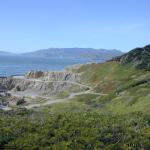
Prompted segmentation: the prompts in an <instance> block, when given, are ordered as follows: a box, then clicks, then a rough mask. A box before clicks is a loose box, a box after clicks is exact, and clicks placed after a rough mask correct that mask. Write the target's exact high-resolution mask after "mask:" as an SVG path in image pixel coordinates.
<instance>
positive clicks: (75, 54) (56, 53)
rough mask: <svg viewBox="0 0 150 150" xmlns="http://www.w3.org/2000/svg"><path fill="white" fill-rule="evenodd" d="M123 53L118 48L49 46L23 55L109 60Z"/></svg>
mask: <svg viewBox="0 0 150 150" xmlns="http://www.w3.org/2000/svg"><path fill="white" fill-rule="evenodd" d="M122 54H123V53H122V52H121V51H118V50H106V49H92V48H49V49H42V50H38V51H35V52H30V53H24V54H23V55H27V56H34V57H58V58H59V57H60V58H66V57H67V58H68V57H69V58H90V59H101V60H109V59H112V58H113V57H116V56H120V55H122Z"/></svg>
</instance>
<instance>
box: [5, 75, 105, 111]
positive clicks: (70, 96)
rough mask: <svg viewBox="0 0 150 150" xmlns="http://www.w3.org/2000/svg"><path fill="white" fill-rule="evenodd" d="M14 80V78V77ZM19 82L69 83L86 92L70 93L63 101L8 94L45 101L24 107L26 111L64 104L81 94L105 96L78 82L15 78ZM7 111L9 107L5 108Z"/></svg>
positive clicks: (21, 94) (20, 93)
mask: <svg viewBox="0 0 150 150" xmlns="http://www.w3.org/2000/svg"><path fill="white" fill-rule="evenodd" d="M15 78H16V77H15ZM17 79H20V80H22V79H23V80H27V81H32V82H42V83H52V82H58V83H70V84H74V85H78V86H80V87H84V88H87V89H88V90H86V91H83V92H78V93H70V95H69V96H68V97H67V98H64V99H52V97H46V96H36V95H32V94H30V93H23V92H19V93H14V92H10V93H11V94H12V95H14V96H16V97H21V96H25V97H28V96H29V97H31V98H34V99H36V98H42V99H45V100H47V101H46V102H44V103H37V104H30V105H28V106H25V108H27V109H31V108H34V107H41V106H47V105H50V104H53V103H58V102H64V101H68V100H70V99H73V98H74V97H75V96H79V95H83V94H94V95H98V96H104V95H107V94H101V93H95V92H93V89H92V87H90V86H88V85H85V84H81V83H78V82H74V81H45V80H39V79H26V78H17ZM7 108H8V109H9V107H7Z"/></svg>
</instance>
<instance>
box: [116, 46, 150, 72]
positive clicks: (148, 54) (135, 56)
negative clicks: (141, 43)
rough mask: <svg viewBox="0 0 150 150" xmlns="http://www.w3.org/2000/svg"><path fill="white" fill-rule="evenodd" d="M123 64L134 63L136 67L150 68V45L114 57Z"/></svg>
mask: <svg viewBox="0 0 150 150" xmlns="http://www.w3.org/2000/svg"><path fill="white" fill-rule="evenodd" d="M113 61H119V62H120V63H121V64H132V65H133V66H134V67H136V68H139V69H144V70H150V45H147V46H145V47H143V48H136V49H133V50H131V51H130V52H128V53H126V54H124V55H122V56H120V57H116V58H114V59H113Z"/></svg>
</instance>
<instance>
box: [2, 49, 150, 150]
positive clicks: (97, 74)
mask: <svg viewBox="0 0 150 150" xmlns="http://www.w3.org/2000/svg"><path fill="white" fill-rule="evenodd" d="M136 50H137V49H136ZM136 50H133V51H132V54H133V53H136V52H137V51H136ZM148 52H149V51H146V53H148ZM144 53H145V52H144V50H143V53H142V55H143V54H144ZM130 54H131V52H130V53H127V54H126V56H125V55H123V56H122V57H120V58H116V59H114V60H112V61H109V62H106V63H102V64H87V65H83V66H82V67H80V68H78V69H74V71H75V72H79V73H81V74H82V77H81V78H82V81H81V82H82V83H84V84H86V85H90V86H92V87H93V89H94V91H95V92H96V93H102V94H103V95H95V94H83V95H80V96H76V97H75V98H73V99H71V100H70V101H67V102H62V103H57V104H53V105H50V106H47V107H43V108H37V109H33V110H26V109H16V110H12V111H9V112H4V111H1V112H0V114H1V118H0V149H18V150H20V149H25V150H26V149H35V150H42V149H45V150H51V149H52V150H53V149H54V150H59V149H60V150H80V149H81V150H101V149H102V150H149V149H150V72H149V71H148V69H147V68H148V67H149V65H145V67H144V69H143V68H140V67H137V65H136V66H135V64H137V63H136V62H139V59H135V57H138V58H140V62H142V61H144V63H148V62H149V60H150V57H149V59H147V60H145V57H144V58H143V57H139V55H141V53H140V54H139V55H136V56H135V55H134V56H135V57H134V59H135V60H134V63H133V62H131V61H130V62H125V61H121V60H123V59H124V58H125V57H126V58H127V55H128V57H129V56H130ZM144 55H145V54H144ZM147 56H149V55H147ZM126 60H127V59H126Z"/></svg>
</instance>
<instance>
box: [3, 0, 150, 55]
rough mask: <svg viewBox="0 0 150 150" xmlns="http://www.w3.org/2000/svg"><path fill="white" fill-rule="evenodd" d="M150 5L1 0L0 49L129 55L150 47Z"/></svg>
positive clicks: (138, 0)
mask: <svg viewBox="0 0 150 150" xmlns="http://www.w3.org/2000/svg"><path fill="white" fill-rule="evenodd" d="M149 6H150V0H1V1H0V50H3V51H10V52H17V53H21V52H26V51H33V50H38V49H43V48H51V47H63V48H66V47H92V48H106V49H114V48H115V49H120V50H122V51H128V50H130V49H132V48H134V47H138V46H144V45H146V44H150V9H149Z"/></svg>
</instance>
